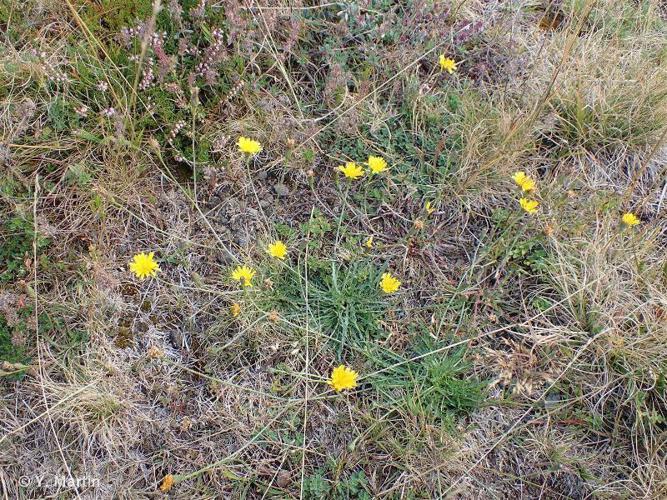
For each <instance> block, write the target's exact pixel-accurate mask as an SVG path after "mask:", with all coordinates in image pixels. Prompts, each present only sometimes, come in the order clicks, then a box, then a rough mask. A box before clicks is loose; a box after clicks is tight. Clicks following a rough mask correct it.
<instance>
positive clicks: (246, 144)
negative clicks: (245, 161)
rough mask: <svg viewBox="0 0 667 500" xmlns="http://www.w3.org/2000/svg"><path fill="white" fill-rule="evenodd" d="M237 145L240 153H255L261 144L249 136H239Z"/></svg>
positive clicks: (259, 149)
mask: <svg viewBox="0 0 667 500" xmlns="http://www.w3.org/2000/svg"><path fill="white" fill-rule="evenodd" d="M237 145H238V147H239V151H240V152H241V153H247V154H249V155H256V154H257V153H259V152H260V151H261V150H262V145H261V144H260V143H259V141H255V140H254V139H250V138H249V137H239V142H238V143H237Z"/></svg>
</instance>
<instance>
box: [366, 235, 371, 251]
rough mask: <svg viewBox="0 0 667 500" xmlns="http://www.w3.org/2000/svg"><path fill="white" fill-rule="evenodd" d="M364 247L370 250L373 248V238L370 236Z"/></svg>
mask: <svg viewBox="0 0 667 500" xmlns="http://www.w3.org/2000/svg"><path fill="white" fill-rule="evenodd" d="M364 246H365V247H366V248H368V249H369V250H370V249H371V248H373V236H369V237H368V239H367V240H366V242H365V243H364Z"/></svg>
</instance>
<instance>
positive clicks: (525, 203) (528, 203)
mask: <svg viewBox="0 0 667 500" xmlns="http://www.w3.org/2000/svg"><path fill="white" fill-rule="evenodd" d="M519 205H521V208H523V209H524V210H525V211H526V212H528V213H529V214H534V213H535V212H537V207H539V206H540V202H539V201H536V200H529V199H527V198H521V199H520V200H519Z"/></svg>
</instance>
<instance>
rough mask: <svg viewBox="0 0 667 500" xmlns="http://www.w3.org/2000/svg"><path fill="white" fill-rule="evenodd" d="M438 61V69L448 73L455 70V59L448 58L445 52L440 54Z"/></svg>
mask: <svg viewBox="0 0 667 500" xmlns="http://www.w3.org/2000/svg"><path fill="white" fill-rule="evenodd" d="M438 62H439V63H440V69H441V70H442V71H447V72H448V73H449V74H450V75H451V74H452V73H454V71H456V61H454V59H450V58H449V57H447V56H446V55H445V54H442V55H441V56H440V59H439V60H438Z"/></svg>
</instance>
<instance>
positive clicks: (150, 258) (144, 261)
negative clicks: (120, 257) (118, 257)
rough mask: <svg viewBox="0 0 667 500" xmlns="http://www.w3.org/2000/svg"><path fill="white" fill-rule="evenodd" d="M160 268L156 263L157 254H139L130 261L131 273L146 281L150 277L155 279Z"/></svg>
mask: <svg viewBox="0 0 667 500" xmlns="http://www.w3.org/2000/svg"><path fill="white" fill-rule="evenodd" d="M159 270H160V267H159V266H158V265H157V262H155V253H154V252H151V253H143V252H141V253H138V254H137V255H135V256H134V257H132V260H131V261H130V271H132V272H133V273H134V274H135V275H136V276H137V278H139V279H142V280H143V279H146V278H148V277H149V276H151V277H153V278H154V277H155V276H156V275H157V272H158V271H159Z"/></svg>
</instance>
